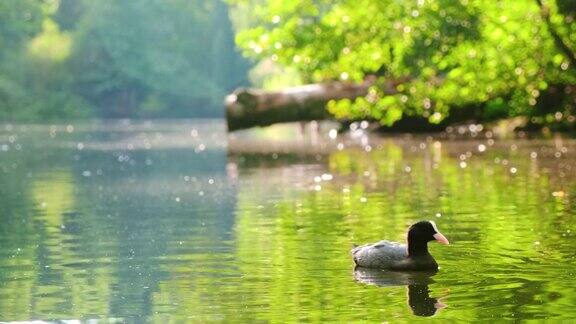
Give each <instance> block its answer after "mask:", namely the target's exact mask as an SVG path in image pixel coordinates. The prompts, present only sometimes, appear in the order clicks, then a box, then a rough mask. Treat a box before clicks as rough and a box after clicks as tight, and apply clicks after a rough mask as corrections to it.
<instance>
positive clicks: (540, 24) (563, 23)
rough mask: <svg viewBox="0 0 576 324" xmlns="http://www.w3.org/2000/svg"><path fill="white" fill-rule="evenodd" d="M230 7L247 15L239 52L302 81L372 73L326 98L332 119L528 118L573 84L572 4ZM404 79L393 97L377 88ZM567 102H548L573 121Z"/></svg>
mask: <svg viewBox="0 0 576 324" xmlns="http://www.w3.org/2000/svg"><path fill="white" fill-rule="evenodd" d="M234 3H235V4H236V5H237V6H239V7H250V8H252V12H253V14H254V16H255V18H256V22H254V23H253V24H251V25H249V26H245V28H244V29H243V30H242V31H241V32H240V33H239V34H238V36H237V42H238V43H239V44H240V46H241V47H242V48H243V49H244V54H245V55H247V56H251V57H254V58H257V59H260V60H263V59H271V60H273V61H275V62H277V64H279V65H282V66H287V67H291V68H293V69H296V70H297V71H298V72H299V73H300V74H301V78H302V80H303V81H304V82H321V81H326V80H345V81H346V80H347V81H352V82H361V81H362V80H363V79H364V78H365V77H366V76H367V75H376V76H378V77H379V81H378V82H377V83H376V85H375V86H374V87H373V88H372V89H371V91H370V93H369V94H368V95H367V96H366V97H365V98H359V99H357V100H356V101H354V102H347V101H340V102H337V103H331V104H329V106H328V109H329V111H331V112H332V113H333V114H335V115H336V116H337V117H339V118H351V119H356V118H371V119H376V120H379V121H380V122H381V123H383V124H386V125H390V124H392V123H394V122H395V121H397V120H398V119H400V118H401V117H402V116H403V115H411V116H421V117H424V118H428V120H429V121H430V122H431V123H439V122H441V121H443V120H444V119H445V118H446V117H447V116H449V115H450V114H451V113H453V112H454V109H458V108H463V107H469V106H482V107H483V108H484V109H482V112H483V113H482V115H480V116H471V117H473V118H479V119H491V118H496V117H498V118H500V117H512V116H518V115H525V116H535V115H539V114H542V113H543V111H542V106H543V104H541V103H540V102H539V96H540V95H541V94H542V93H544V92H546V91H548V90H549V86H550V85H552V84H556V85H573V84H575V83H576V66H574V65H575V64H574V62H576V61H575V57H576V56H575V53H576V24H574V10H573V6H570V5H568V4H566V2H562V1H558V2H555V1H552V0H548V1H543V2H539V1H533V0H521V1H489V0H419V1H374V0H354V1H352V0H339V1H312V0H308V1H288V2H278V1H273V0H267V1H256V0H255V1H247V2H246V1H236V2H234ZM403 79H407V80H408V81H406V82H403V83H401V84H400V85H399V86H398V87H397V89H396V90H397V91H398V93H397V94H394V95H387V94H386V93H385V91H384V90H383V88H384V87H383V86H382V84H383V82H384V81H385V80H403ZM572 91H573V89H572ZM560 92H562V91H560ZM573 100H574V95H567V96H561V98H560V100H558V102H557V103H556V104H555V105H554V107H553V108H552V109H553V110H554V111H563V112H564V114H563V115H564V116H565V118H566V120H567V119H568V118H569V117H570V116H572V117H571V118H572V124H574V112H575V108H574V101H573ZM546 109H550V107H546Z"/></svg>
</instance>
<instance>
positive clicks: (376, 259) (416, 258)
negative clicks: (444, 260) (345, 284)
mask: <svg viewBox="0 0 576 324" xmlns="http://www.w3.org/2000/svg"><path fill="white" fill-rule="evenodd" d="M431 241H436V242H438V243H440V244H446V245H448V244H450V242H449V241H448V239H447V238H446V237H445V236H444V235H443V234H442V233H440V231H439V230H438V227H437V226H436V223H434V221H431V220H423V221H419V222H417V223H415V224H413V225H412V226H410V228H408V235H407V244H402V243H398V242H391V241H386V240H383V241H380V242H377V243H372V244H365V245H361V246H357V247H355V248H353V249H352V251H351V252H352V259H353V260H354V263H355V264H356V267H363V268H371V269H383V270H393V271H437V270H438V263H437V262H436V260H435V259H434V257H432V255H431V254H430V252H429V251H428V242H431Z"/></svg>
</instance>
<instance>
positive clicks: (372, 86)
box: [0, 0, 576, 134]
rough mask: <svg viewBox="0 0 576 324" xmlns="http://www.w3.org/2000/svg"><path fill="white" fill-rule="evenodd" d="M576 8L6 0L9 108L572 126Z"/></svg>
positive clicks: (556, 0)
mask: <svg viewBox="0 0 576 324" xmlns="http://www.w3.org/2000/svg"><path fill="white" fill-rule="evenodd" d="M159 12H160V13H161V14H158V13H159ZM575 18H576V4H575V3H573V2H571V1H562V0H519V1H514V2H494V1H489V0H422V1H410V2H398V1H373V0H360V1H351V0H339V1H334V2H330V3H324V2H314V1H313V2H306V1H305V2H298V3H294V4H290V3H277V2H275V1H271V0H263V1H255V0H228V1H209V2H206V3H203V2H199V3H195V4H190V3H189V2H188V1H184V0H177V1H172V2H169V3H167V2H165V1H160V0H149V1H148V2H146V3H143V2H139V1H124V2H121V3H119V2H117V1H113V0H103V1H99V2H93V1H88V0H55V1H43V2H40V1H35V0H6V1H4V2H3V4H2V6H0V44H10V46H0V120H2V121H9V122H15V123H18V122H52V121H64V120H86V119H89V118H133V119H154V118H196V117H220V118H222V117H224V116H227V118H228V121H229V130H231V131H233V130H235V129H242V128H248V127H253V126H266V125H270V124H274V123H278V122H294V121H310V120H323V119H331V120H336V121H338V122H340V123H341V125H342V127H343V128H345V127H347V126H349V125H350V124H351V123H352V122H355V121H362V120H367V121H370V122H373V123H374V124H376V125H379V127H378V130H379V131H381V132H396V133H402V132H439V131H443V130H445V129H446V128H447V127H449V126H454V125H462V124H468V125H471V124H483V125H486V127H490V125H497V124H506V125H507V127H508V128H510V127H514V128H516V129H517V130H519V131H525V132H545V133H546V132H566V133H572V134H573V133H574V132H575V130H576V36H575V35H576V23H575ZM234 89H236V90H235V91H234ZM227 94H228V97H227V99H226V100H225V99H224V98H225V97H226V95H227ZM230 98H234V99H232V100H231V99H230ZM225 106H227V108H225Z"/></svg>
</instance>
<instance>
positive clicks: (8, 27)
mask: <svg viewBox="0 0 576 324" xmlns="http://www.w3.org/2000/svg"><path fill="white" fill-rule="evenodd" d="M247 69H248V63H247V62H246V61H245V60H244V59H243V58H242V57H241V56H240V54H239V53H237V51H236V49H235V44H234V34H233V31H232V27H231V24H230V21H229V18H228V7H227V4H225V3H223V2H222V1H188V0H175V1H169V2H168V1H163V0H126V1H112V0H102V1H89V0H51V1H48V0H42V1H40V0H6V1H2V3H0V118H2V119H4V120H34V119H39V120H46V119H56V118H74V117H84V116H99V117H195V116H196V117H198V116H221V115H222V114H223V112H222V108H221V106H222V98H223V97H224V95H225V94H226V93H227V92H229V91H231V90H232V89H234V88H235V87H237V86H239V85H242V84H243V83H244V82H245V75H246V71H247Z"/></svg>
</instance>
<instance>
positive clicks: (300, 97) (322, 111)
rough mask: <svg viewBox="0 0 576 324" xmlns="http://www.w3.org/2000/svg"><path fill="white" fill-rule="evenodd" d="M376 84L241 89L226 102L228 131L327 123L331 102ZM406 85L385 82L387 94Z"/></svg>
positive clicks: (363, 92)
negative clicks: (298, 123)
mask: <svg viewBox="0 0 576 324" xmlns="http://www.w3.org/2000/svg"><path fill="white" fill-rule="evenodd" d="M375 81H376V77H373V76H368V77H367V78H366V80H365V81H364V82H363V83H361V84H357V83H345V82H330V83H320V84H308V85H303V86H298V87H293V88H288V89H284V90H280V91H265V90H259V89H250V88H239V89H236V90H235V91H234V92H233V93H232V94H230V95H228V96H227V97H226V100H225V105H226V117H227V120H228V130H229V131H234V130H238V129H245V128H250V127H254V126H268V125H271V124H275V123H284V122H294V121H310V120H322V119H327V118H330V114H329V113H328V112H327V111H326V103H328V101H330V100H333V99H335V100H337V99H346V98H347V99H354V98H357V97H360V96H365V95H366V94H367V93H368V89H369V88H370V86H372V85H373V84H374V83H375ZM404 81H405V80H397V81H390V82H386V84H385V85H384V91H385V93H389V94H393V93H396V86H397V85H398V84H399V83H402V82H404Z"/></svg>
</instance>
